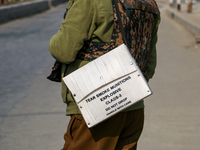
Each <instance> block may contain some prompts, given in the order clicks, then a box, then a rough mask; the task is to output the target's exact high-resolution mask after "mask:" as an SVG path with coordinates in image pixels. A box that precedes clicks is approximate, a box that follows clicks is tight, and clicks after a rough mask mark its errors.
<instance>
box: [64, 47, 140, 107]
mask: <svg viewBox="0 0 200 150" xmlns="http://www.w3.org/2000/svg"><path fill="white" fill-rule="evenodd" d="M137 68H138V67H137V65H136V63H135V60H134V59H133V57H132V56H131V54H130V52H129V50H128V48H127V47H126V45H125V44H122V45H120V46H119V47H117V48H115V49H113V50H112V51H110V52H108V53H106V54H105V55H103V56H101V57H99V58H97V59H95V60H94V61H92V62H90V63H88V64H86V65H85V66H83V67H81V68H79V69H77V70H76V71H74V72H72V73H71V74H69V75H67V76H66V77H64V78H63V80H64V82H65V84H66V85H67V87H68V88H69V90H70V91H71V93H72V95H73V97H74V99H75V101H76V103H79V102H80V101H81V100H82V99H84V97H86V96H87V95H89V94H90V93H92V92H94V91H95V90H97V89H99V88H100V87H102V86H104V85H105V84H108V83H110V82H112V81H114V80H117V79H119V78H121V77H123V76H125V75H127V74H130V73H132V72H135V71H137Z"/></svg>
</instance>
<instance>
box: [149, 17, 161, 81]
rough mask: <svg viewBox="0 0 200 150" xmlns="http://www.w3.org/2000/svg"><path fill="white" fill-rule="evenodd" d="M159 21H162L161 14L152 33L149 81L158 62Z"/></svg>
mask: <svg viewBox="0 0 200 150" xmlns="http://www.w3.org/2000/svg"><path fill="white" fill-rule="evenodd" d="M159 23H160V15H157V17H156V23H155V27H154V29H153V34H152V41H151V52H150V54H149V58H148V61H147V75H146V79H147V81H149V79H151V78H152V77H153V75H154V73H155V68H156V64H157V54H156V43H157V40H158V35H157V32H158V26H159Z"/></svg>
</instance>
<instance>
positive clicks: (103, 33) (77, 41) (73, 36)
mask: <svg viewBox="0 0 200 150" xmlns="http://www.w3.org/2000/svg"><path fill="white" fill-rule="evenodd" d="M67 9H68V12H67V15H66V17H65V19H64V20H63V21H62V24H61V27H60V29H59V31H58V32H57V33H56V34H55V35H54V36H52V38H51V39H50V43H49V51H50V53H51V55H52V56H53V57H54V58H55V59H56V60H58V61H59V62H61V63H63V67H62V77H63V76H64V72H67V74H69V73H71V72H73V71H75V70H76V69H78V68H80V67H82V66H83V65H85V64H87V63H88V61H83V60H80V59H76V55H77V53H78V52H79V50H80V49H81V48H82V47H83V45H84V42H85V41H88V40H92V41H94V42H110V40H111V36H112V31H113V19H114V17H113V7H112V1H109V0H70V1H69V3H68V6H67ZM159 22H160V15H157V21H156V24H155V27H154V31H153V38H152V44H151V49H152V50H151V53H150V57H149V60H148V70H149V71H148V72H149V73H148V75H147V76H146V79H147V80H149V79H150V78H152V76H153V74H154V71H155V67H156V42H157V30H158V25H159ZM66 64H69V67H68V68H67V70H66ZM61 95H62V98H63V101H64V102H65V103H66V104H67V109H66V111H67V115H70V114H79V113H80V111H79V109H78V107H77V105H76V103H75V102H74V100H73V98H72V96H71V93H70V92H69V91H68V90H67V88H66V85H65V84H64V83H63V81H62V93H61ZM143 107H144V104H143V101H141V102H139V103H138V104H135V105H133V106H132V107H130V108H129V109H128V110H134V109H139V108H143Z"/></svg>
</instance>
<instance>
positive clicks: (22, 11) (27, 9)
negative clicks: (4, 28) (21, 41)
mask: <svg viewBox="0 0 200 150" xmlns="http://www.w3.org/2000/svg"><path fill="white" fill-rule="evenodd" d="M67 1H68V0H38V1H33V2H24V3H21V4H13V5H9V6H1V7H0V24H3V23H6V22H9V21H12V20H15V19H18V18H23V17H27V16H31V15H34V14H37V13H41V12H44V11H46V10H49V9H51V7H52V6H54V7H55V6H57V5H59V4H61V3H66V2H67Z"/></svg>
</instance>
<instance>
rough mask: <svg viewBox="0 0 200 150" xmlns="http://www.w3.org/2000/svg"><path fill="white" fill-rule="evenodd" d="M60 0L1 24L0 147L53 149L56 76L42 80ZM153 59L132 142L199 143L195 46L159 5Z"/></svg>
mask: <svg viewBox="0 0 200 150" xmlns="http://www.w3.org/2000/svg"><path fill="white" fill-rule="evenodd" d="M65 7H66V5H62V6H60V7H57V8H55V9H52V10H50V11H48V12H45V13H42V14H40V15H36V16H33V17H30V18H24V19H21V20H17V21H14V22H11V23H8V24H5V25H2V26H0V45H1V47H0V60H1V67H0V96H1V99H0V110H1V111H0V149H1V150H43V149H48V150H57V149H61V148H62V146H63V143H64V141H63V134H64V132H65V130H66V127H67V123H68V119H69V118H68V117H65V115H64V114H65V105H64V104H63V103H62V100H61V97H60V88H61V87H60V84H58V83H52V82H50V81H48V80H46V79H45V78H46V75H48V74H49V72H50V68H51V65H52V64H53V61H54V60H53V59H52V58H51V56H50V54H49V52H48V42H49V39H50V37H51V36H52V35H53V34H54V33H56V32H57V30H58V28H59V26H60V22H61V21H62V15H63V12H64V10H65ZM161 12H162V23H161V25H160V30H159V42H158V46H157V47H158V67H157V70H156V74H155V77H154V79H153V80H152V81H151V82H150V86H151V87H152V89H153V91H154V94H153V96H152V97H150V98H148V99H147V100H145V103H146V121H145V128H144V132H143V134H142V137H141V139H140V142H139V145H138V149H139V150H198V149H199V147H200V141H199V137H200V119H199V109H200V105H199V104H200V102H199V93H200V90H199V89H200V80H199V73H200V69H199V64H200V59H199V57H200V48H199V47H198V45H195V39H194V37H193V36H192V35H191V34H190V33H189V32H187V30H185V28H184V27H182V26H181V25H179V24H177V23H176V22H175V21H174V20H171V18H169V17H168V16H167V15H166V14H165V12H164V10H162V11H161Z"/></svg>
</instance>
